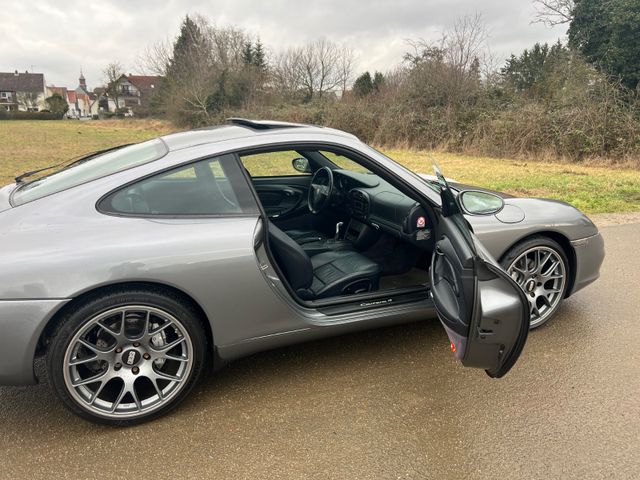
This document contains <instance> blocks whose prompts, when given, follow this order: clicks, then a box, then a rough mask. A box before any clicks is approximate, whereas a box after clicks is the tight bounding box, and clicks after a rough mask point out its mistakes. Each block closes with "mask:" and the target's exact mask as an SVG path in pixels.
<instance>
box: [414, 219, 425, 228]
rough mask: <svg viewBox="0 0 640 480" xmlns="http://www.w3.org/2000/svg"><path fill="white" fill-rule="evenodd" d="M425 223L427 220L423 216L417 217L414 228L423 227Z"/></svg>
mask: <svg viewBox="0 0 640 480" xmlns="http://www.w3.org/2000/svg"><path fill="white" fill-rule="evenodd" d="M426 225H427V220H426V219H425V218H424V217H418V221H417V222H416V228H424V227H425V226H426Z"/></svg>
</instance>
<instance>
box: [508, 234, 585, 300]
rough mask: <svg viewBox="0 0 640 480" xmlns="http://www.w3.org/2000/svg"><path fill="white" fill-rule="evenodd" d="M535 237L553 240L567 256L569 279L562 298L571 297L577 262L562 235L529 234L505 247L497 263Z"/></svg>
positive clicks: (568, 243) (568, 241) (569, 242)
mask: <svg viewBox="0 0 640 480" xmlns="http://www.w3.org/2000/svg"><path fill="white" fill-rule="evenodd" d="M535 237H547V238H549V239H551V240H554V241H555V242H556V243H558V245H560V247H562V251H563V252H564V254H565V255H566V256H567V260H568V261H569V278H568V279H567V280H568V285H567V292H566V293H565V297H564V298H567V297H569V296H570V295H571V292H572V291H573V286H574V283H575V280H576V272H577V260H576V252H575V250H574V249H573V247H572V246H571V241H570V240H569V239H568V238H567V237H566V236H565V235H563V234H562V233H560V232H556V231H553V230H540V231H537V232H533V233H529V234H528V235H527V236H525V237H522V238H519V239H518V240H517V241H516V242H514V243H513V244H512V245H510V246H509V247H507V248H506V249H505V251H504V253H503V254H502V255H501V257H500V260H499V261H500V262H502V261H503V260H504V258H505V257H506V256H507V255H508V254H509V252H510V251H511V250H512V249H513V248H515V247H517V246H518V245H520V244H521V243H524V242H527V241H529V240H531V239H532V238H535Z"/></svg>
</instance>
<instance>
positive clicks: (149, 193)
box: [98, 155, 258, 217]
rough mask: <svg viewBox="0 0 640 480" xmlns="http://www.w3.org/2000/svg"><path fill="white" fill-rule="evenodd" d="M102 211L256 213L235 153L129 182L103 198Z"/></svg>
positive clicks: (190, 214)
mask: <svg viewBox="0 0 640 480" xmlns="http://www.w3.org/2000/svg"><path fill="white" fill-rule="evenodd" d="M98 208H99V210H100V211H102V212H105V213H113V214H119V215H131V216H170V217H180V216H217V215H245V214H257V213H258V207H257V205H256V202H255V200H254V199H253V196H252V194H251V190H250V189H249V187H248V185H247V182H246V180H245V178H244V176H243V175H242V172H241V170H240V168H239V166H238V163H237V161H236V157H235V156H234V155H223V156H221V157H215V158H211V159H207V160H202V161H200V162H196V163H192V164H189V165H184V166H181V167H178V168H175V169H173V170H169V171H166V172H163V173H160V174H158V175H154V176H152V177H147V178H145V179H143V180H140V181H138V182H135V183H133V184H130V185H128V186H126V187H124V188H122V189H120V190H117V191H116V192H113V193H111V194H110V195H108V196H107V197H106V198H104V199H103V200H102V201H101V202H100V204H99V206H98Z"/></svg>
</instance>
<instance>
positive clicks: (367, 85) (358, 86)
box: [353, 72, 373, 98]
mask: <svg viewBox="0 0 640 480" xmlns="http://www.w3.org/2000/svg"><path fill="white" fill-rule="evenodd" d="M371 92H373V80H372V79H371V74H370V73H369V72H364V73H363V74H362V75H360V76H359V77H358V78H356V81H355V82H353V94H354V95H355V96H356V97H358V98H363V97H366V96H367V95H369V94H370V93H371Z"/></svg>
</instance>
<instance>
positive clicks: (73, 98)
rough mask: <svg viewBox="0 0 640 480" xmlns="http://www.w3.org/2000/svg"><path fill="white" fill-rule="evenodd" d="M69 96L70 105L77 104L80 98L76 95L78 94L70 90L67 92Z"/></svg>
mask: <svg viewBox="0 0 640 480" xmlns="http://www.w3.org/2000/svg"><path fill="white" fill-rule="evenodd" d="M67 95H68V98H69V102H70V103H76V102H77V101H78V97H77V95H76V92H74V91H73V90H69V91H68V92H67Z"/></svg>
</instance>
